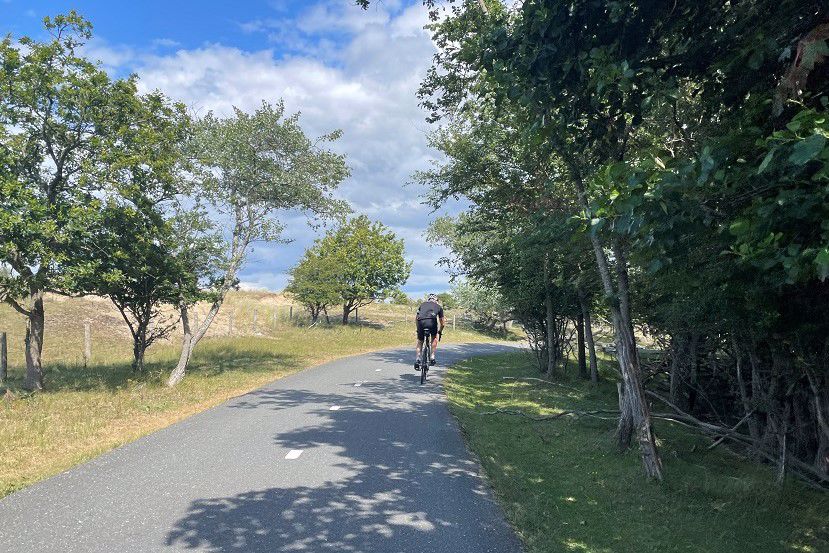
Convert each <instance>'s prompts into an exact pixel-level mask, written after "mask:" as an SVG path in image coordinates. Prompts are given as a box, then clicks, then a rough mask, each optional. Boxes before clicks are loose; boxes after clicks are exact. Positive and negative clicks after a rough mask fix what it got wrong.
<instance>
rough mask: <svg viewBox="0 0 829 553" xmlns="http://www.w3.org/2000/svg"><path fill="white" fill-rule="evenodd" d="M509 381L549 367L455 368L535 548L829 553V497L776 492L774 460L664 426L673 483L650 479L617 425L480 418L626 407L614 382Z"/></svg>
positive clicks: (469, 422) (789, 488) (484, 444)
mask: <svg viewBox="0 0 829 553" xmlns="http://www.w3.org/2000/svg"><path fill="white" fill-rule="evenodd" d="M505 376H511V377H538V376H539V374H538V371H537V369H536V368H535V367H534V366H533V365H532V362H531V360H530V359H529V358H528V356H526V355H522V354H511V355H506V356H498V357H490V358H484V359H477V360H472V361H468V362H464V363H461V364H459V365H456V366H455V367H453V368H452V369H451V371H450V373H449V377H448V379H447V383H446V390H447V394H448V397H449V400H450V404H451V408H452V411H453V413H454V414H455V415H456V416H457V418H458V419H459V421H460V423H461V426H462V428H463V430H464V433H465V435H466V437H467V440H468V443H469V445H470V447H471V448H472V449H473V450H474V451H475V452H476V453H477V454H478V456H479V457H480V459H481V463H482V465H483V468H484V471H485V473H486V475H487V477H488V480H489V481H490V482H491V484H492V486H493V488H494V490H495V493H496V496H497V497H498V499H499V501H500V503H501V505H502V506H503V507H504V510H505V512H506V515H507V518H508V519H509V520H510V522H511V523H512V525H513V526H514V527H515V528H516V530H517V531H518V533H519V534H520V536H521V537H522V539H523V540H524V542H525V544H526V546H527V550H528V552H529V553H540V552H571V551H576V552H591V553H606V552H637V553H638V552H649V551H653V552H657V551H658V552H673V551H676V552H679V551H682V552H736V551H741V552H742V551H747V552H752V553H760V552H767V551H768V552H778V551H800V552H827V551H829V498H828V497H827V494H822V493H820V492H816V491H813V490H811V489H808V488H806V487H804V486H803V485H801V484H799V483H797V482H787V484H786V485H785V486H784V487H783V488H782V489H780V488H777V487H776V486H775V485H774V483H773V476H772V474H771V471H770V470H769V469H767V468H766V467H762V466H757V465H754V464H750V463H747V462H745V461H743V460H742V459H740V458H738V457H736V456H735V455H734V454H731V453H728V452H727V451H725V450H723V449H715V450H712V451H708V450H707V449H706V447H707V445H708V444H709V443H710V442H709V441H706V440H704V439H703V438H700V437H698V436H696V435H694V434H692V433H689V432H688V431H686V430H685V429H683V428H681V427H678V426H676V425H673V424H670V423H664V422H657V424H656V431H657V435H658V439H659V445H660V451H661V453H662V457H663V461H664V465H665V481H664V482H663V483H662V484H656V483H652V482H647V481H646V480H645V478H644V476H643V471H642V468H641V463H640V460H639V457H638V452H637V451H629V452H627V453H624V454H620V453H618V452H617V451H616V450H615V449H614V447H613V433H614V429H615V421H613V420H600V419H595V418H579V419H574V418H571V417H562V418H560V419H556V420H550V421H543V422H534V421H531V420H529V419H526V418H524V417H517V416H511V415H505V414H496V415H481V414H480V413H482V412H488V411H489V412H491V411H493V410H495V409H508V410H521V411H523V412H525V413H527V414H531V415H546V414H554V413H556V412H561V411H562V410H568V409H576V410H580V411H585V410H595V409H615V408H616V406H617V403H616V401H617V400H616V391H615V384H613V383H611V382H605V383H603V384H602V385H600V386H599V387H598V388H596V389H592V388H591V387H590V385H589V384H587V383H582V382H580V381H575V380H571V381H568V380H566V379H564V380H560V381H559V384H560V385H548V384H543V383H539V382H531V381H516V380H509V379H504V378H503V377H505Z"/></svg>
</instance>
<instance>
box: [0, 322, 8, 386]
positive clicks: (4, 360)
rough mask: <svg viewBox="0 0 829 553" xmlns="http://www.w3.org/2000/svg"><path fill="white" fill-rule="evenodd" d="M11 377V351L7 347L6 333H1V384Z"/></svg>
mask: <svg viewBox="0 0 829 553" xmlns="http://www.w3.org/2000/svg"><path fill="white" fill-rule="evenodd" d="M8 376H9V349H8V347H7V346H6V333H5V332H0V383H2V382H5V381H6V378H8Z"/></svg>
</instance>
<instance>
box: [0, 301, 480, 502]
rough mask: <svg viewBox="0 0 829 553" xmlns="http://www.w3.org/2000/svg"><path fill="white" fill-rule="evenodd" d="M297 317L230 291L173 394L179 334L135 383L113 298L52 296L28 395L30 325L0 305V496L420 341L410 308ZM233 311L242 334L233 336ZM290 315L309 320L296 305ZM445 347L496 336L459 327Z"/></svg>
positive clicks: (155, 353) (153, 355) (279, 304)
mask: <svg viewBox="0 0 829 553" xmlns="http://www.w3.org/2000/svg"><path fill="white" fill-rule="evenodd" d="M205 309H206V307H202V308H201V310H202V311H204V310H205ZM289 309H290V301H289V300H287V299H286V298H284V297H283V296H281V295H278V294H268V293H264V292H263V293H260V292H238V293H234V294H231V296H230V297H229V298H228V302H227V305H226V306H224V307H223V309H222V312H220V316H219V317H218V320H217V321H216V322H215V323H214V325H213V327H212V329H211V332H210V333H209V334H208V337H207V338H206V339H205V340H204V341H203V342H202V343H201V344H199V346H198V348H197V350H196V354H195V357H194V359H193V364H192V368H191V370H190V372H189V374H188V376H187V377H186V378H185V380H184V381H183V382H182V383H181V384H180V385H179V386H178V387H176V388H174V389H170V388H167V387H166V386H164V380H165V377H166V375H167V373H168V372H169V370H170V369H171V368H172V366H173V365H174V364H175V361H176V359H177V354H178V347H177V343H176V342H177V340H178V336H177V335H174V336H173V337H172V338H171V340H170V341H168V342H167V343H162V344H159V345H158V346H155V347H153V348H152V349H151V350H150V351H149V354H148V357H147V361H148V365H147V370H146V372H145V373H144V374H135V373H132V372H131V371H130V368H129V362H130V352H131V343H130V340H129V335H128V333H127V332H126V329H125V324H124V322H123V321H122V320H120V318H119V317H120V316H119V315H118V313H117V312H116V311H115V310H114V309H113V308H112V307H111V306H110V305H109V304H108V303H107V302H106V301H104V300H102V299H100V298H83V299H67V298H58V297H50V298H49V299H48V303H47V305H46V311H47V335H46V344H45V347H44V362H45V365H46V367H47V376H46V386H47V390H46V391H45V392H42V393H38V394H34V395H29V394H25V393H24V392H22V391H21V390H20V389H19V385H20V382H21V381H22V375H23V351H22V343H23V333H24V329H25V322H24V321H23V319H22V317H20V316H19V315H17V314H16V313H15V312H13V311H12V310H11V309H10V308H8V307H6V306H2V307H0V331H5V332H7V333H8V334H9V356H10V361H11V366H10V371H9V376H10V379H9V383H8V391H7V392H6V393H5V396H4V398H3V401H2V408H0V496H3V495H5V494H8V493H11V492H13V491H15V490H17V489H20V488H22V487H24V486H26V485H29V484H31V483H34V482H37V481H38V480H41V479H43V478H46V477H48V476H51V475H54V474H57V473H59V472H61V471H64V470H66V469H68V468H70V467H72V466H74V465H76V464H78V463H81V462H83V461H86V460H88V459H90V458H92V457H95V456H97V455H100V454H101V453H103V452H105V451H108V450H110V449H112V448H115V447H118V446H119V445H122V444H124V443H127V442H130V441H132V440H135V439H137V438H139V437H140V436H143V435H145V434H148V433H150V432H153V431H154V430H158V429H160V428H163V427H165V426H167V425H169V424H172V423H173V422H176V421H178V420H181V419H182V418H185V417H187V416H189V415H192V414H194V413H197V412H199V411H202V410H204V409H207V408H209V407H212V406H214V405H217V404H219V403H221V402H222V401H225V400H226V399H228V398H230V397H234V396H237V395H239V394H243V393H245V392H248V391H250V390H252V389H255V388H257V387H259V386H261V385H263V384H265V383H267V382H269V381H271V380H274V379H276V378H279V377H282V376H284V375H286V374H290V373H293V372H296V371H298V370H301V369H303V368H305V367H308V366H311V365H314V364H317V363H321V362H324V361H327V360H330V359H333V358H337V357H341V356H344V355H351V354H357V353H362V352H366V351H371V350H375V349H380V348H384V347H392V346H397V345H404V344H405V345H408V344H410V343H411V342H412V340H413V330H412V322H411V314H410V309H409V308H405V307H398V306H387V305H376V306H371V307H369V308H367V309H364V310H361V318H363V317H365V318H366V319H367V320H368V321H367V322H368V324H365V325H361V326H348V327H343V326H340V325H332V326H325V325H319V326H316V327H314V328H308V327H307V326H306V325H307V322H302V321H300V322H299V323H297V322H296V321H294V322H293V323H292V322H289V321H288V313H289ZM254 311H256V313H257V324H256V328H254V324H253V313H254ZM231 313H232V314H233V329H234V330H233V335H232V336H228V332H229V323H230V317H231ZM274 313H276V318H274ZM294 314H295V316H296V317H299V316H300V315H301V313H300V309H299V307H298V306H295V307H294ZM302 317H303V318H304V315H302ZM406 319H408V320H406ZM85 322H89V323H90V324H91V326H92V335H93V355H92V362H91V364H90V366H89V367H88V368H84V367H83V366H82V363H81V360H82V351H83V325H84V323H85ZM446 339H447V340H448V341H480V340H487V339H488V338H487V337H486V336H483V335H481V334H479V333H476V332H472V331H470V330H462V329H460V328H458V329H457V330H456V331H455V332H448V333H447V335H446ZM321 344H324V345H325V347H320V345H321Z"/></svg>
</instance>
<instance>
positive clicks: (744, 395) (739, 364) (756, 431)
mask: <svg viewBox="0 0 829 553" xmlns="http://www.w3.org/2000/svg"><path fill="white" fill-rule="evenodd" d="M734 357H735V359H736V368H737V387H738V388H739V390H740V401H741V402H742V404H743V414H744V416H747V417H748V433H749V435H751V439H752V440H753V441H754V443H760V428H759V426H758V425H757V417H756V416H754V414H753V413H752V411H753V409H752V408H751V399H750V398H749V395H748V387H747V386H746V382H745V378H744V377H743V355H742V353H741V352H740V350H739V348H738V347H737V341H736V340H734Z"/></svg>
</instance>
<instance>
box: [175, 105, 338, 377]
mask: <svg viewBox="0 0 829 553" xmlns="http://www.w3.org/2000/svg"><path fill="white" fill-rule="evenodd" d="M194 134H195V137H194V140H193V143H192V145H191V147H192V149H193V154H192V155H193V157H194V158H195V159H196V160H197V167H196V175H197V178H198V182H194V183H192V186H191V195H192V197H193V198H194V199H195V201H196V202H197V203H198V204H199V205H202V204H204V205H207V206H209V207H210V208H211V210H212V211H213V212H215V213H217V214H219V216H221V217H223V218H224V219H225V222H226V224H227V226H228V228H229V230H230V232H229V242H228V243H227V244H226V249H225V253H224V256H223V260H222V266H221V275H220V276H217V277H216V278H214V279H211V282H210V284H211V289H210V290H209V291H208V292H209V293H210V294H211V296H212V297H213V300H212V304H211V306H210V309H209V311H208V314H207V316H206V317H205V318H204V321H203V322H202V323H201V326H200V327H199V328H196V329H191V328H190V326H189V320H190V319H189V316H188V311H189V309H190V307H191V306H192V303H191V299H189V298H187V297H182V299H181V303H180V311H181V318H182V324H183V327H184V337H183V339H182V351H181V356H180V357H179V362H178V364H177V365H176V367H175V369H173V371H172V373H171V374H170V378H169V380H168V385H170V386H173V385H175V384H176V383H178V382H179V381H180V380H181V379H182V378H183V377H184V374H185V371H186V368H187V364H188V363H189V361H190V357H191V355H192V353H193V349H194V348H195V346H196V344H198V342H199V341H200V340H201V339H202V337H204V335H205V333H206V332H207V330H208V328H210V325H211V324H212V322H213V319H214V318H215V317H216V314H217V313H218V312H219V309H220V308H221V305H222V303H223V302H224V298H225V296H226V295H227V292H228V291H229V290H231V289H232V288H234V287H235V286H237V284H238V274H239V270H240V269H241V268H242V266H243V265H244V263H245V260H246V258H247V255H248V253H249V252H250V248H251V247H252V245H253V244H254V243H255V242H257V241H266V240H270V241H274V240H279V239H281V236H282V231H283V227H282V225H281V224H280V223H279V221H278V220H277V219H276V218H275V217H276V215H277V214H278V213H279V211H280V210H286V209H296V210H300V211H305V212H307V213H312V214H314V215H316V216H317V217H322V218H328V217H334V216H336V215H339V214H341V213H342V212H343V211H345V210H346V209H347V207H346V206H345V205H344V204H343V203H342V202H340V201H336V200H334V199H332V197H331V191H332V190H333V189H334V188H335V187H336V186H337V185H338V184H339V183H340V182H341V181H342V180H343V179H344V178H345V177H346V176H347V175H348V168H347V167H346V164H345V160H344V158H343V156H341V155H339V154H335V153H333V152H331V151H330V150H327V149H325V148H323V147H322V146H321V144H325V143H327V142H332V141H334V140H336V139H337V138H338V137H339V135H340V133H339V132H338V131H337V132H333V133H330V134H327V135H325V136H322V137H320V138H318V139H316V140H311V139H310V138H308V137H307V136H306V135H305V133H304V132H303V130H302V128H301V126H300V124H299V114H294V115H290V116H286V115H285V106H284V104H283V103H282V102H279V103H277V104H269V103H267V102H263V103H262V105H261V106H260V107H259V108H258V109H257V110H256V111H254V112H253V113H245V112H243V111H241V110H239V109H235V110H234V112H233V115H231V116H229V117H225V118H222V117H218V116H216V115H213V114H212V113H211V114H208V115H207V116H206V117H205V118H204V119H203V120H202V121H200V122H198V123H197V124H196V129H195V133H194ZM191 229H192V227H191ZM190 257H191V259H192V257H193V256H192V255H190Z"/></svg>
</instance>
